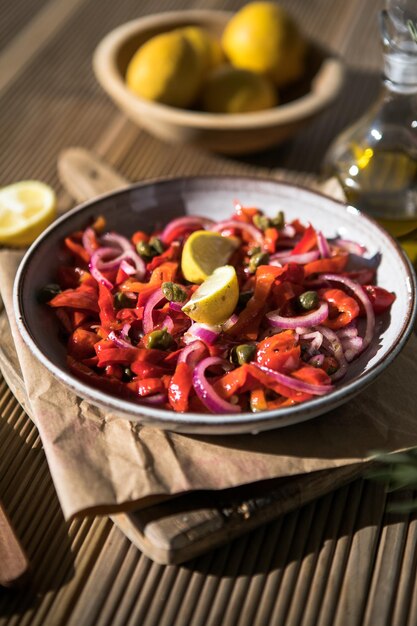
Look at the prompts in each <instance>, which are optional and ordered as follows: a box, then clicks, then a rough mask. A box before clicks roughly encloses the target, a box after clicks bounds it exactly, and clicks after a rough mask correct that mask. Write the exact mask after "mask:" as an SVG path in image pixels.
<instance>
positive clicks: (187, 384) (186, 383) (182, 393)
mask: <svg viewBox="0 0 417 626" xmlns="http://www.w3.org/2000/svg"><path fill="white" fill-rule="evenodd" d="M192 386H193V373H192V370H191V367H190V366H189V365H187V363H184V362H183V361H182V362H181V363H178V365H177V367H176V369H175V372H174V375H173V376H172V377H171V381H170V383H169V388H168V401H169V404H170V405H171V407H172V408H173V409H174V411H178V412H180V413H184V411H187V410H188V401H189V396H190V391H191V389H192Z"/></svg>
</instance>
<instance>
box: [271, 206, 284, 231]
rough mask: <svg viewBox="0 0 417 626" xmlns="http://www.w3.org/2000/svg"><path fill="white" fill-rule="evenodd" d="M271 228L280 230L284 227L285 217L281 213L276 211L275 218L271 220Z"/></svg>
mask: <svg viewBox="0 0 417 626" xmlns="http://www.w3.org/2000/svg"><path fill="white" fill-rule="evenodd" d="M271 223H272V226H275V228H278V230H280V229H281V228H282V227H283V226H284V225H285V215H284V212H283V211H278V213H277V214H276V216H275V217H273V218H272V220H271Z"/></svg>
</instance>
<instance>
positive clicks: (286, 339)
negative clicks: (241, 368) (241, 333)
mask: <svg viewBox="0 0 417 626" xmlns="http://www.w3.org/2000/svg"><path fill="white" fill-rule="evenodd" d="M297 343H298V338H297V335H296V334H295V332H294V331H293V330H284V331H283V332H282V333H277V334H276V335H272V337H267V338H266V339H263V340H262V341H260V342H259V343H258V348H257V351H256V362H257V363H259V364H260V365H263V366H264V367H268V368H269V369H271V370H275V371H277V372H280V371H286V372H292V371H294V370H295V369H297V368H298V367H299V365H300V357H301V348H300V346H299V345H297Z"/></svg>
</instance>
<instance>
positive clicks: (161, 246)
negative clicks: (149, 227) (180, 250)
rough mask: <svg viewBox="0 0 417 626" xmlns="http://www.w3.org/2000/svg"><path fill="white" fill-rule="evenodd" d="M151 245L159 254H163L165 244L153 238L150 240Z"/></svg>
mask: <svg viewBox="0 0 417 626" xmlns="http://www.w3.org/2000/svg"><path fill="white" fill-rule="evenodd" d="M149 245H150V246H151V248H153V249H154V250H155V252H156V253H157V254H162V253H163V251H164V250H165V246H164V244H163V243H162V241H161V240H160V239H159V238H158V237H151V238H150V239H149Z"/></svg>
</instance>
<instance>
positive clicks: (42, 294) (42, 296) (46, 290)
mask: <svg viewBox="0 0 417 626" xmlns="http://www.w3.org/2000/svg"><path fill="white" fill-rule="evenodd" d="M61 291H62V289H61V287H60V286H59V285H57V284H56V283H50V284H49V285H45V287H42V289H40V290H39V292H38V296H37V300H38V302H40V303H41V304H45V303H46V302H49V301H50V300H52V298H54V297H55V296H57V295H58V294H59V293H61Z"/></svg>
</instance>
